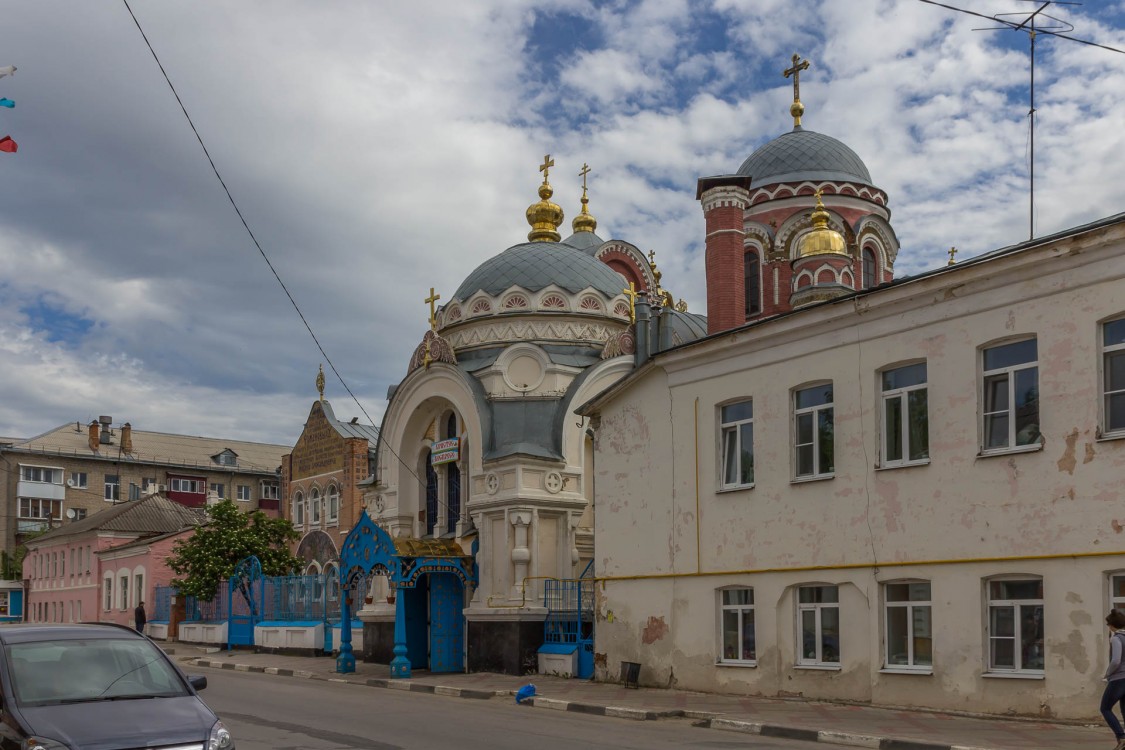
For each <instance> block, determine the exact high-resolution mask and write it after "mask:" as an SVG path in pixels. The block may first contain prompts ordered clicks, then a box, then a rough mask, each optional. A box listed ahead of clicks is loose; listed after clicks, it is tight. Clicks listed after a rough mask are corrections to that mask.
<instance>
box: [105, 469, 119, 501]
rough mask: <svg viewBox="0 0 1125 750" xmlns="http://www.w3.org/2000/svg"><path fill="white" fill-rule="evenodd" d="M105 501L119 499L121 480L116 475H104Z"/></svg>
mask: <svg viewBox="0 0 1125 750" xmlns="http://www.w3.org/2000/svg"><path fill="white" fill-rule="evenodd" d="M104 496H105V499H106V500H120V499H121V478H120V477H119V476H117V475H116V474H106V475H105V495H104Z"/></svg>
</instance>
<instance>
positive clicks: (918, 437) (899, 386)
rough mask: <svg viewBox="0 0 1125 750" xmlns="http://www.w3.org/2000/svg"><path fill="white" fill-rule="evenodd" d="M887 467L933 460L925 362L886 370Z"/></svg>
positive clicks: (885, 445)
mask: <svg viewBox="0 0 1125 750" xmlns="http://www.w3.org/2000/svg"><path fill="white" fill-rule="evenodd" d="M880 382H881V383H882V388H883V401H882V403H883V461H882V465H883V466H884V467H892V466H905V465H908V464H916V463H925V462H927V461H929V460H930V426H929V407H928V404H927V400H928V394H927V390H928V389H927V388H926V363H925V362H919V363H917V364H913V365H906V366H904V367H895V368H893V369H889V370H883V372H882V373H881V374H880Z"/></svg>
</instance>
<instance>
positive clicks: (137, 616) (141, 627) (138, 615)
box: [133, 602, 1125, 677]
mask: <svg viewBox="0 0 1125 750" xmlns="http://www.w3.org/2000/svg"><path fill="white" fill-rule="evenodd" d="M133 620H134V621H135V623H136V625H137V632H138V633H143V632H145V623H146V622H148V618H147V617H145V603H144V602H141V603H140V604H138V605H137V608H136V609H135V610H133ZM1121 676H1122V677H1125V674H1122V675H1121Z"/></svg>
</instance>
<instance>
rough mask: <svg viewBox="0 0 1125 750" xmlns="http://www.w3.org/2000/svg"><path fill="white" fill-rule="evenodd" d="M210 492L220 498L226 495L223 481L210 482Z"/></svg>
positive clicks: (225, 486)
mask: <svg viewBox="0 0 1125 750" xmlns="http://www.w3.org/2000/svg"><path fill="white" fill-rule="evenodd" d="M211 492H212V493H213V494H214V495H215V496H216V497H217V498H219V499H220V500H225V499H226V497H227V485H226V483H224V482H211Z"/></svg>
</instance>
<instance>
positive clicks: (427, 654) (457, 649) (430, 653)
mask: <svg viewBox="0 0 1125 750" xmlns="http://www.w3.org/2000/svg"><path fill="white" fill-rule="evenodd" d="M399 595H400V596H402V597H403V599H404V600H405V601H404V609H405V612H406V631H407V632H406V648H407V653H406V657H407V659H409V660H410V666H411V668H413V669H428V670H430V671H431V672H463V671H464V669H465V660H464V641H465V625H464V623H465V618H464V615H463V614H462V612H463V610H464V608H465V587H464V585H463V584H462V583H461V581H460V580H459V579H458V578H457V576H455V575H453V574H452V573H427V574H425V575H422V576H421V577H420V578H419V579H418V582H417V583H415V584H414V587H413V588H405V589H400V594H399Z"/></svg>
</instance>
